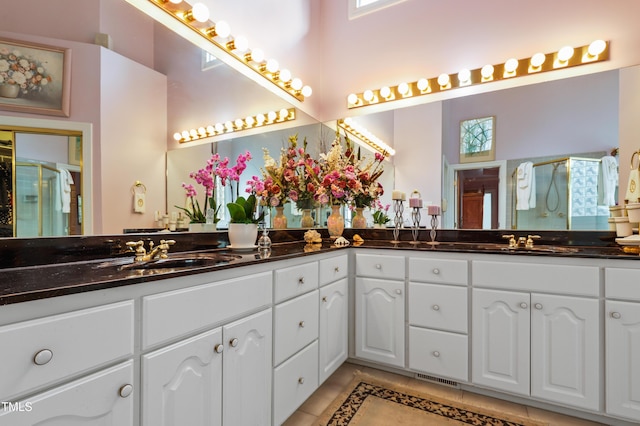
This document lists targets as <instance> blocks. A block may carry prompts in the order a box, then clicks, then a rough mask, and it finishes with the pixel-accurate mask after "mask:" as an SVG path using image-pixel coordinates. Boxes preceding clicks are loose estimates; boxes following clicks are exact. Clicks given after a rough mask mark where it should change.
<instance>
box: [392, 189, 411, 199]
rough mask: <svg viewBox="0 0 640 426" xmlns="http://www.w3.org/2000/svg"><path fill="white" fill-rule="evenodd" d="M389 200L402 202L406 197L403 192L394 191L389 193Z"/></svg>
mask: <svg viewBox="0 0 640 426" xmlns="http://www.w3.org/2000/svg"><path fill="white" fill-rule="evenodd" d="M391 199H392V200H400V201H404V200H406V199H407V196H406V195H405V193H404V192H402V191H398V190H397V189H394V190H393V192H392V193H391Z"/></svg>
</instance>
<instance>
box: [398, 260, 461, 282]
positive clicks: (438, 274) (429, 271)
mask: <svg viewBox="0 0 640 426" xmlns="http://www.w3.org/2000/svg"><path fill="white" fill-rule="evenodd" d="M467 276H468V265H467V261H466V260H452V259H419V258H415V257H412V258H410V259H409V279H410V280H411V281H421V282H429V283H436V284H457V285H466V284H467V282H468V279H467Z"/></svg>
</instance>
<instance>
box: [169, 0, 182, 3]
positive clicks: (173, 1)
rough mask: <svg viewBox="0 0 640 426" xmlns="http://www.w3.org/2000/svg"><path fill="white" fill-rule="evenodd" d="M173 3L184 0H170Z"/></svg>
mask: <svg viewBox="0 0 640 426" xmlns="http://www.w3.org/2000/svg"><path fill="white" fill-rule="evenodd" d="M169 1H170V2H171V3H173V4H180V3H182V0H169Z"/></svg>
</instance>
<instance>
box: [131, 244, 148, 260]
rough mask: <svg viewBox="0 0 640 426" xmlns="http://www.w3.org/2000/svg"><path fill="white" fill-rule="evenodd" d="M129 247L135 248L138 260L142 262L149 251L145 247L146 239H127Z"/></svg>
mask: <svg viewBox="0 0 640 426" xmlns="http://www.w3.org/2000/svg"><path fill="white" fill-rule="evenodd" d="M126 245H127V247H130V248H132V249H135V253H136V259H135V260H136V262H140V261H142V260H143V257H144V255H145V254H147V251H146V250H145V248H144V241H142V240H139V241H127V243H126Z"/></svg>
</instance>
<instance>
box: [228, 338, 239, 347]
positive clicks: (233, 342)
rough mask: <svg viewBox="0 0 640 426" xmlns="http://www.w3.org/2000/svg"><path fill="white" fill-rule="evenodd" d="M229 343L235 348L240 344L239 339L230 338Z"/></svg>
mask: <svg viewBox="0 0 640 426" xmlns="http://www.w3.org/2000/svg"><path fill="white" fill-rule="evenodd" d="M229 344H230V345H231V347H232V348H235V347H236V346H238V339H231V340H229Z"/></svg>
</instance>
